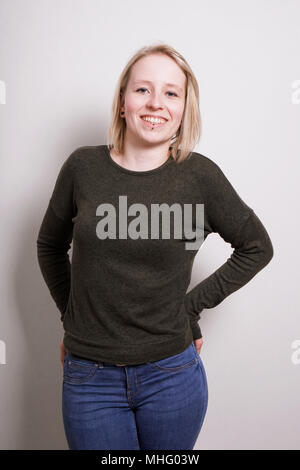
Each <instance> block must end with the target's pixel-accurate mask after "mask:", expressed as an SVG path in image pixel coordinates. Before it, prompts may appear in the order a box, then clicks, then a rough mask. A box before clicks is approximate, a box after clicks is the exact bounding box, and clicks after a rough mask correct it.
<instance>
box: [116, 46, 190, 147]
mask: <svg viewBox="0 0 300 470" xmlns="http://www.w3.org/2000/svg"><path fill="white" fill-rule="evenodd" d="M185 86H186V77H185V74H184V72H183V71H182V69H181V68H180V67H179V66H178V65H177V64H176V62H175V61H174V60H173V59H171V58H170V57H169V56H167V55H165V54H151V55H148V56H146V57H143V58H142V59H139V60H138V62H136V63H135V64H134V65H133V67H132V69H131V73H130V78H129V81H128V84H127V87H126V91H125V95H124V99H123V101H122V106H121V110H122V111H125V115H124V119H126V139H130V140H131V141H135V142H136V141H137V142H139V144H140V145H146V146H149V145H150V146H152V145H163V144H165V145H169V143H170V140H171V139H172V137H173V136H174V134H176V132H177V130H178V128H179V126H180V124H181V119H182V116H183V111H184V106H185ZM146 116H147V117H148V118H151V117H153V118H156V119H159V120H163V122H162V123H161V122H154V123H152V122H147V121H145V120H143V118H142V117H146Z"/></svg>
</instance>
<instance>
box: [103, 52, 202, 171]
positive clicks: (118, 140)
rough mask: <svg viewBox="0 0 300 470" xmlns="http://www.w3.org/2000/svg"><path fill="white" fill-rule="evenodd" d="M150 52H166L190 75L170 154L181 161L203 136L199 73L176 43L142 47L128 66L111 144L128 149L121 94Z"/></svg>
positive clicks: (119, 85) (115, 105)
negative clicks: (141, 60)
mask: <svg viewBox="0 0 300 470" xmlns="http://www.w3.org/2000/svg"><path fill="white" fill-rule="evenodd" d="M149 54H166V55H167V56H169V57H171V59H173V60H175V62H176V63H177V64H178V65H179V67H180V68H181V69H182V71H183V72H184V74H185V76H186V92H185V106H184V111H183V116H182V121H181V124H180V126H179V128H178V130H177V132H176V134H175V136H173V137H172V139H171V145H170V147H169V151H170V155H171V156H172V157H173V159H174V160H175V161H177V162H181V161H183V160H185V159H186V158H188V157H189V155H190V153H191V152H192V151H193V148H194V147H195V145H196V144H197V143H198V142H199V140H200V136H201V130H202V126H201V116H200V109H199V88H198V83H197V80H196V78H195V75H194V73H193V71H192V69H191V68H190V66H189V65H188V63H187V62H186V60H185V59H184V58H183V56H182V55H181V54H180V53H179V52H177V51H176V50H175V49H173V47H171V46H169V45H168V44H164V43H156V44H154V45H152V46H145V47H142V48H141V49H139V50H138V51H137V52H136V53H135V54H134V56H133V57H132V58H131V59H130V60H129V62H128V63H127V65H126V66H125V68H124V70H123V72H122V74H121V76H120V78H119V80H118V83H117V85H116V91H115V95H114V99H113V103H112V108H111V111H112V119H111V122H110V126H109V129H108V132H107V145H108V147H109V148H112V147H113V148H114V149H115V151H116V152H117V153H123V152H124V142H125V129H126V122H125V119H123V118H121V116H120V104H121V98H122V96H121V95H124V94H125V91H126V87H127V84H128V81H129V77H130V72H131V68H132V66H133V65H134V64H135V63H136V62H137V61H138V60H139V59H141V58H142V57H145V56H147V55H149Z"/></svg>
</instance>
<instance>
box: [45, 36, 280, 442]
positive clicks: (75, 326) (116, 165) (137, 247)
mask: <svg viewBox="0 0 300 470" xmlns="http://www.w3.org/2000/svg"><path fill="white" fill-rule="evenodd" d="M198 101H199V92H198V85H197V81H196V79H195V76H194V74H193V72H192V70H191V68H190V67H189V65H188V64H187V62H186V61H185V59H184V58H183V57H182V56H181V55H180V54H179V53H178V52H177V51H175V50H174V49H173V48H172V47H170V46H168V45H164V44H158V45H154V46H151V47H145V48H143V49H141V50H140V51H138V52H137V53H136V54H135V55H134V57H132V59H131V60H130V61H129V63H128V64H127V66H126V67H125V69H124V71H123V73H122V75H121V77H120V79H119V83H118V86H117V89H116V94H115V98H114V102H113V113H112V114H113V115H112V122H111V125H110V129H109V135H108V140H109V145H99V146H89V147H80V148H78V149H76V150H75V151H74V152H73V153H72V154H71V155H70V156H69V157H68V158H67V159H66V161H65V162H64V164H63V166H62V168H61V170H60V173H59V175H58V178H57V181H56V184H55V187H54V190H53V193H52V196H51V198H50V202H49V205H48V208H47V211H46V214H45V216H44V219H43V222H42V225H41V227H40V231H39V235H38V240H37V247H38V260H39V265H40V268H41V271H42V274H43V277H44V279H45V281H46V283H47V285H48V287H49V290H50V293H51V295H52V297H53V299H54V301H55V302H56V305H57V307H58V309H59V310H60V312H61V320H62V322H63V327H64V330H65V334H64V339H63V342H62V343H61V360H62V364H63V390H62V407H63V420H64V427H65V432H66V437H67V441H68V445H69V448H70V449H107V450H108V449H109V450H112V449H122V450H124V449H131V450H132V449H133V450H139V449H142V450H150V449H155V450H158V449H164V450H170V449H184V450H188V449H193V446H194V444H195V442H196V440H197V437H198V435H199V433H200V430H201V427H202V424H203V420H204V417H205V414H206V410H207V403H208V389H207V380H206V373H205V369H204V365H203V362H202V360H201V358H200V356H199V353H200V349H201V346H202V341H203V340H202V333H201V330H200V327H199V324H198V320H199V319H200V315H199V314H200V313H201V311H202V310H203V309H204V308H212V307H215V306H216V305H218V304H219V303H220V302H221V301H222V300H223V299H224V298H226V297H227V296H228V295H230V294H231V293H233V292H234V291H236V290H237V289H239V288H240V287H242V286H243V285H245V284H246V283H247V282H249V281H250V279H252V278H253V276H255V274H256V273H257V272H258V271H260V270H261V269H262V268H263V267H264V266H266V264H267V263H268V262H269V261H270V259H271V258H272V256H273V247H272V243H271V240H270V238H269V235H268V233H267V232H266V229H265V228H264V226H263V225H262V223H261V221H260V220H259V219H258V217H257V216H256V214H255V213H254V211H253V209H251V208H250V207H249V206H248V205H247V204H246V203H245V202H244V201H243V200H242V199H241V198H240V197H239V195H238V194H237V192H236V191H235V189H234V188H233V186H232V185H231V184H230V182H229V181H228V179H227V178H226V176H225V175H224V173H223V172H222V170H221V169H220V168H219V167H218V165H217V164H216V163H214V162H213V161H212V160H211V159H209V158H208V157H205V156H204V155H201V154H199V153H197V152H193V151H192V149H193V148H194V146H195V144H196V143H197V142H198V140H199V138H200V128H201V126H200V111H199V105H198ZM171 212H172V214H173V215H172V217H171ZM212 232H217V233H219V234H220V235H221V236H222V237H223V239H224V240H225V241H226V242H228V243H231V246H232V247H233V248H234V251H233V254H232V256H231V257H230V258H229V259H228V260H227V262H226V263H224V264H223V265H222V266H221V267H220V268H219V269H217V270H216V271H215V272H214V273H213V274H212V275H210V276H209V277H208V278H206V279H205V280H203V281H202V282H200V283H199V284H197V285H196V286H195V287H194V288H193V289H192V290H191V291H190V292H189V293H188V294H186V291H187V288H188V286H189V283H190V278H191V271H192V265H193V261H194V258H195V255H196V253H197V251H198V250H199V247H200V246H201V243H202V242H203V241H204V240H205V238H206V237H207V235H208V234H210V233H212ZM72 238H73V253H72V264H70V260H69V256H68V250H69V249H70V244H71V240H72Z"/></svg>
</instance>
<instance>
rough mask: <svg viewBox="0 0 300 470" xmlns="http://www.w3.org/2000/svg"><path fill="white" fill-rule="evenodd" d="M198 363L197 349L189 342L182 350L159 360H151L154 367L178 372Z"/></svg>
mask: <svg viewBox="0 0 300 470" xmlns="http://www.w3.org/2000/svg"><path fill="white" fill-rule="evenodd" d="M197 363H198V358H197V351H196V349H195V348H193V343H191V344H190V345H189V346H188V347H187V348H186V349H185V350H184V351H182V352H181V353H179V354H175V355H174V356H169V357H166V358H164V359H161V360H159V361H155V362H151V364H152V365H153V366H154V367H155V368H156V369H159V370H161V371H164V372H178V371H181V370H185V369H188V368H189V367H192V366H193V365H195V364H197Z"/></svg>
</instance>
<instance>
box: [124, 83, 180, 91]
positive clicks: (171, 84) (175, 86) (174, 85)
mask: <svg viewBox="0 0 300 470" xmlns="http://www.w3.org/2000/svg"><path fill="white" fill-rule="evenodd" d="M139 82H142V83H149V84H150V85H152V82H151V81H149V80H135V81H134V82H133V83H139ZM165 85H167V86H173V87H174V88H178V90H180V91H182V92H183V89H182V88H181V87H180V86H178V85H176V84H175V83H165Z"/></svg>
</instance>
